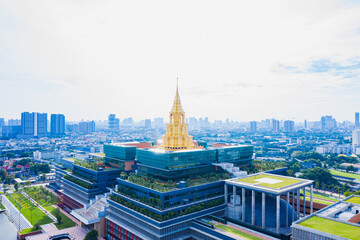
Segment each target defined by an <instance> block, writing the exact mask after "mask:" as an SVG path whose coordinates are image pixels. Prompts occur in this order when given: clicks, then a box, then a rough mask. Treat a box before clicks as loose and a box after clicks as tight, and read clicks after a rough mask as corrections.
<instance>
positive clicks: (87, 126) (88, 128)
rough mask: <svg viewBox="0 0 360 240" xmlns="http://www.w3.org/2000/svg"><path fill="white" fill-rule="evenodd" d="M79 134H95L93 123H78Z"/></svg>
mask: <svg viewBox="0 0 360 240" xmlns="http://www.w3.org/2000/svg"><path fill="white" fill-rule="evenodd" d="M79 132H81V133H92V132H95V121H86V122H79Z"/></svg>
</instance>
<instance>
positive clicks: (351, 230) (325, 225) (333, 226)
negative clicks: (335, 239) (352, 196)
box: [299, 216, 360, 240]
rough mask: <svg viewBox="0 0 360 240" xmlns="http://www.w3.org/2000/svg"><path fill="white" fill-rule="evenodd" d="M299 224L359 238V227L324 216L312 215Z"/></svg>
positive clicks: (344, 236) (341, 235)
mask: <svg viewBox="0 0 360 240" xmlns="http://www.w3.org/2000/svg"><path fill="white" fill-rule="evenodd" d="M299 225H301V226H304V227H308V228H312V229H315V230H319V231H322V232H326V233H330V234H333V235H336V236H339V237H343V238H347V239H354V240H355V239H360V228H359V227H356V226H354V225H350V224H346V223H342V222H337V221H333V220H329V219H326V218H321V217H317V216H313V217H310V218H308V219H306V220H305V221H302V222H300V223H299Z"/></svg>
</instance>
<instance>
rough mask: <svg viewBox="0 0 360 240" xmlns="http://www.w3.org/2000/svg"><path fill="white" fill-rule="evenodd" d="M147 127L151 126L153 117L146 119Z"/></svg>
mask: <svg viewBox="0 0 360 240" xmlns="http://www.w3.org/2000/svg"><path fill="white" fill-rule="evenodd" d="M145 128H151V119H145Z"/></svg>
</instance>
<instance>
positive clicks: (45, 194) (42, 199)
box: [24, 187, 76, 230]
mask: <svg viewBox="0 0 360 240" xmlns="http://www.w3.org/2000/svg"><path fill="white" fill-rule="evenodd" d="M24 192H26V193H27V194H28V195H29V196H30V197H31V198H32V199H34V200H35V201H36V202H37V203H39V204H40V205H41V206H42V207H44V208H45V210H46V211H49V212H50V213H51V214H52V215H53V216H54V213H53V212H54V210H55V209H56V207H54V206H53V204H54V203H56V202H57V197H56V196H55V195H54V194H53V193H51V192H50V191H49V190H47V189H45V188H43V187H31V188H28V189H24ZM60 215H61V217H62V218H61V221H62V223H61V224H58V223H54V224H55V226H56V227H57V228H58V229H60V230H61V229H65V228H69V227H74V226H75V225H76V223H74V222H73V221H72V220H71V219H70V218H68V217H67V216H66V215H64V214H63V213H61V212H60Z"/></svg>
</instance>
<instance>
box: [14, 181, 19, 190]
mask: <svg viewBox="0 0 360 240" xmlns="http://www.w3.org/2000/svg"><path fill="white" fill-rule="evenodd" d="M14 188H15V191H18V190H19V183H18V182H16V183H15V184H14Z"/></svg>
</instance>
